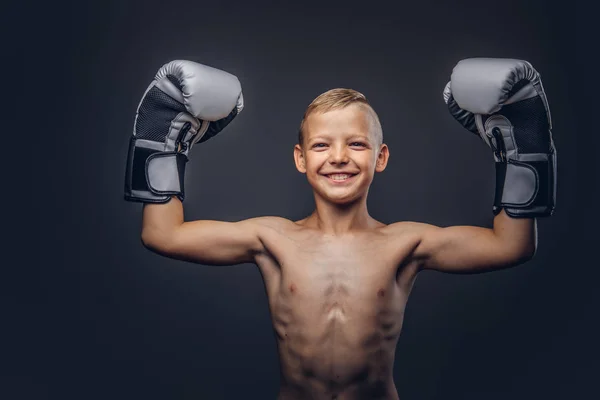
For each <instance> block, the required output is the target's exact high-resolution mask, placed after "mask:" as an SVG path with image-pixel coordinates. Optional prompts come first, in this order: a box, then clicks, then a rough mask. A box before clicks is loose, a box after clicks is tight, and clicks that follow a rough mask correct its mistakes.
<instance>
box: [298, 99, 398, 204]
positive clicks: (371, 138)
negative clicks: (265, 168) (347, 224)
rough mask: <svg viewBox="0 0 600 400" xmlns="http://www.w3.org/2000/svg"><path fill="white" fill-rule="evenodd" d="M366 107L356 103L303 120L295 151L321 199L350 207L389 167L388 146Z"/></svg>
mask: <svg viewBox="0 0 600 400" xmlns="http://www.w3.org/2000/svg"><path fill="white" fill-rule="evenodd" d="M367 107H369V106H368V105H365V104H360V103H354V104H350V105H348V106H346V107H343V108H338V109H334V110H330V111H327V112H324V113H321V112H315V113H312V114H310V115H308V116H307V117H306V119H305V121H304V124H303V143H302V144H301V145H300V144H298V145H296V146H295V148H294V158H295V161H296V168H297V169H298V171H300V172H302V173H305V174H306V177H307V179H308V182H309V183H310V185H311V186H312V187H313V189H314V191H315V193H316V195H317V196H319V197H321V198H322V199H325V200H327V201H329V202H333V203H336V204H348V203H352V202H354V201H356V200H357V199H359V198H362V197H364V196H366V195H367V193H368V191H369V186H370V185H371V182H372V181H373V176H374V174H375V172H381V171H383V170H384V169H385V167H386V165H387V160H388V157H389V154H388V149H387V146H386V145H385V144H382V143H381V139H380V135H378V134H377V132H376V130H377V124H376V123H375V121H374V118H373V117H372V116H371V113H370V110H369V109H368V108H367Z"/></svg>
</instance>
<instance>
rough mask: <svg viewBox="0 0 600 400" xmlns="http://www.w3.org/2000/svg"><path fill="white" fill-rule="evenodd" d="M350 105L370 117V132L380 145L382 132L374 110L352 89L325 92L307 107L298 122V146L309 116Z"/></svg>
mask: <svg viewBox="0 0 600 400" xmlns="http://www.w3.org/2000/svg"><path fill="white" fill-rule="evenodd" d="M351 104H359V105H361V106H362V107H363V108H364V109H365V110H366V111H367V113H368V114H369V115H370V116H371V122H372V123H371V132H372V133H373V134H374V135H375V138H376V140H377V141H378V144H379V145H380V144H382V143H383V130H382V129H381V122H379V117H378V116H377V113H376V112H375V110H373V107H371V105H370V104H369V102H368V101H367V98H366V97H365V95H364V94H362V93H360V92H357V91H356V90H353V89H343V88H337V89H331V90H328V91H327V92H325V93H322V94H320V95H319V96H317V97H316V98H315V99H314V100H313V101H312V103H310V104H309V105H308V108H307V109H306V111H305V112H304V117H302V122H300V129H299V130H298V144H300V146H303V142H304V124H305V122H306V119H307V118H308V116H309V115H311V114H312V113H326V112H328V111H332V110H337V109H340V108H345V107H348V106H349V105H351Z"/></svg>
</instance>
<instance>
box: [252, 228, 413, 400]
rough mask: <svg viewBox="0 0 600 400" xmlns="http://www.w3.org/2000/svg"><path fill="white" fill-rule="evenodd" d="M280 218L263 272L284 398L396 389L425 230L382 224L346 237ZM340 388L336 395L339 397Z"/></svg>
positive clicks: (265, 233)
mask: <svg viewBox="0 0 600 400" xmlns="http://www.w3.org/2000/svg"><path fill="white" fill-rule="evenodd" d="M302 224H303V221H298V222H292V221H288V220H284V219H279V218H278V219H273V220H270V221H268V223H267V224H266V225H264V229H262V230H261V233H260V236H261V241H262V242H263V244H264V247H265V249H266V251H265V252H263V253H261V254H259V255H257V257H256V264H257V265H258V267H259V269H260V271H261V274H262V276H263V279H264V282H265V287H266V291H267V296H268V301H269V307H270V311H271V318H272V322H273V326H274V329H275V333H276V337H277V344H278V349H279V355H280V361H281V379H282V382H281V386H282V389H281V392H280V399H283V398H304V397H306V398H314V397H315V396H318V397H317V398H320V397H321V396H322V397H323V398H330V399H331V398H337V399H352V398H396V396H397V394H396V391H395V387H394V384H393V379H392V367H393V362H394V354H395V348H396V343H397V340H398V337H399V335H400V331H401V328H402V321H403V317H404V309H405V306H406V302H407V299H408V296H409V293H410V290H411V288H412V285H413V283H414V280H415V277H416V275H417V272H418V265H417V264H416V262H414V261H411V260H410V256H411V254H412V252H413V250H414V249H415V247H416V246H417V244H418V239H417V237H416V236H415V235H414V234H411V232H410V231H408V230H404V231H403V229H402V228H401V225H398V224H394V225H395V227H391V226H385V225H384V224H381V223H377V226H376V227H374V228H373V229H371V230H368V231H361V232H357V233H353V234H351V235H345V236H342V237H332V236H326V235H323V234H322V233H320V232H318V231H316V230H314V229H309V228H307V227H305V226H303V225H302ZM336 396H337V397H336Z"/></svg>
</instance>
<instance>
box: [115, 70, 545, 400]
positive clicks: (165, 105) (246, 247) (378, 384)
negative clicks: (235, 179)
mask: <svg viewBox="0 0 600 400" xmlns="http://www.w3.org/2000/svg"><path fill="white" fill-rule="evenodd" d="M444 99H445V101H446V103H447V104H448V109H449V110H450V112H451V113H452V115H453V116H455V117H456V119H457V120H458V121H459V122H461V123H462V124H463V125H464V126H465V127H466V128H467V129H468V130H470V131H471V132H473V133H475V134H477V135H478V136H480V137H481V138H482V139H483V140H484V141H485V142H486V143H487V144H488V145H489V146H490V147H491V148H492V149H493V151H494V158H495V160H496V170H497V173H496V185H497V190H496V196H495V200H494V207H493V212H494V214H495V218H494V223H493V228H491V229H489V228H483V227H474V226H454V227H446V228H441V227H436V226H432V225H428V224H424V223H416V222H404V221H403V222H397V223H393V224H390V225H386V224H384V223H381V222H379V221H377V220H375V219H374V218H372V217H371V216H370V215H369V212H368V210H367V194H368V191H369V186H370V184H371V182H372V180H373V177H374V174H375V172H381V171H383V170H384V169H385V168H386V165H387V162H388V156H389V150H388V147H387V146H386V145H385V144H384V143H383V135H382V130H381V125H380V123H379V119H378V117H377V114H376V113H375V111H374V110H373V109H372V108H371V106H370V105H369V104H368V103H367V100H366V99H365V97H364V96H363V95H362V94H360V93H358V92H356V91H354V90H350V89H334V90H330V91H328V92H326V93H323V94H322V95H320V96H319V97H317V98H316V99H315V100H314V101H313V102H312V103H311V105H310V106H309V107H308V109H307V110H306V113H305V115H304V118H303V120H302V123H301V127H300V134H299V143H298V144H297V145H296V146H295V148H294V160H295V163H296V168H297V169H298V171H299V172H301V173H303V174H306V177H307V179H308V182H309V183H310V185H311V186H312V188H313V193H314V199H315V204H316V208H315V210H314V212H313V213H312V214H311V215H309V216H308V217H306V218H304V219H302V220H300V221H290V220H287V219H285V218H280V217H271V216H268V217H258V218H251V219H248V220H244V221H239V222H221V221H190V222H185V221H184V218H183V206H182V200H183V198H184V191H183V183H184V172H185V163H186V161H187V157H188V154H189V151H190V149H191V147H192V146H193V145H195V144H196V143H201V142H203V141H205V140H207V139H208V138H210V137H212V136H214V135H215V134H217V133H218V132H220V131H221V130H222V129H223V128H225V126H226V125H228V124H229V123H230V122H231V121H232V120H233V119H234V118H235V117H236V115H237V114H239V112H240V111H241V110H242V108H243V97H242V92H241V87H240V83H239V81H238V80H237V78H236V77H234V76H233V75H230V74H228V73H226V72H223V71H219V70H216V69H213V68H210V67H206V66H203V65H200V64H197V63H193V62H189V61H173V62H171V63H169V64H166V65H165V66H163V67H162V68H161V70H160V71H159V72H158V74H157V75H156V78H155V80H154V81H153V82H152V83H151V85H150V87H149V88H148V90H147V91H146V93H145V94H144V97H143V99H142V101H141V103H140V106H139V107H138V113H137V116H136V122H135V126H134V134H133V137H132V139H131V142H130V150H129V155H128V161H127V172H126V182H125V198H126V199H127V200H131V201H140V202H143V203H145V205H144V212H143V230H142V242H143V244H144V245H145V246H146V247H147V248H148V249H150V250H152V251H154V252H156V253H159V254H162V255H164V256H167V257H172V258H175V259H179V260H186V261H190V262H195V263H199V264H204V265H234V264H240V263H254V264H256V265H257V266H258V268H259V270H260V272H261V274H262V277H263V279H264V282H265V286H266V292H267V296H268V302H269V308H270V311H271V318H272V322H273V326H274V328H275V332H276V335H277V346H278V351H279V356H280V366H281V387H280V391H279V396H278V398H279V399H281V400H283V399H340V400H341V399H398V394H397V391H396V387H395V385H394V380H393V376H392V369H393V363H394V355H395V348H396V343H397V341H398V337H399V335H400V331H401V329H402V321H403V316H404V309H405V305H406V302H407V299H408V296H409V294H410V291H411V288H412V286H413V282H414V280H415V277H416V276H417V274H418V272H419V271H422V270H424V269H432V270H437V271H442V272H450V273H478V272H484V271H491V270H497V269H501V268H508V267H511V266H515V265H518V264H520V263H523V262H525V261H527V260H529V259H531V257H532V256H533V255H534V253H535V250H536V242H537V238H536V225H535V218H536V217H541V216H548V215H551V214H552V212H553V209H554V199H555V187H556V161H555V158H556V153H555V150H554V145H553V143H552V138H551V134H550V128H551V126H550V114H549V110H548V104H547V101H546V97H545V95H544V92H543V88H542V85H541V82H540V78H539V75H538V74H537V72H536V71H535V70H534V69H533V67H532V66H531V65H530V64H529V63H527V62H525V61H519V60H510V59H468V60H463V61H461V62H460V63H458V64H457V66H456V67H455V68H454V71H453V74H452V77H451V81H450V82H449V83H448V85H447V86H446V90H445V91H444Z"/></svg>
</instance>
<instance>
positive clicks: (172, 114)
mask: <svg viewBox="0 0 600 400" xmlns="http://www.w3.org/2000/svg"><path fill="white" fill-rule="evenodd" d="M243 107H244V99H243V96H242V89H241V85H240V82H239V80H238V79H237V78H236V77H235V76H233V75H231V74H229V73H227V72H224V71H220V70H218V69H215V68H212V67H208V66H205V65H202V64H198V63H195V62H192V61H185V60H176V61H172V62H170V63H167V64H165V65H163V66H162V68H160V70H159V71H158V73H157V74H156V76H155V78H154V80H153V81H152V82H151V83H150V85H149V86H148V88H147V89H146V92H145V93H144V95H143V97H142V100H141V101H140V103H139V105H138V108H137V113H136V116H135V121H134V124H133V135H132V136H131V139H130V142H129V151H128V155H127V164H126V171H125V200H128V201H138V202H144V203H166V202H168V201H169V200H170V199H171V196H177V197H179V199H180V200H182V201H183V199H184V176H185V165H186V163H187V161H188V154H189V151H190V149H191V148H192V146H194V145H195V144H196V143H199V142H204V141H206V140H208V139H210V138H211V137H213V136H215V135H216V134H217V133H219V132H220V131H221V130H222V129H223V128H225V127H226V126H227V125H228V124H229V123H230V122H231V121H232V120H233V119H234V118H235V117H236V116H237V115H238V114H239V113H240V112H241V111H242V109H243Z"/></svg>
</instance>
